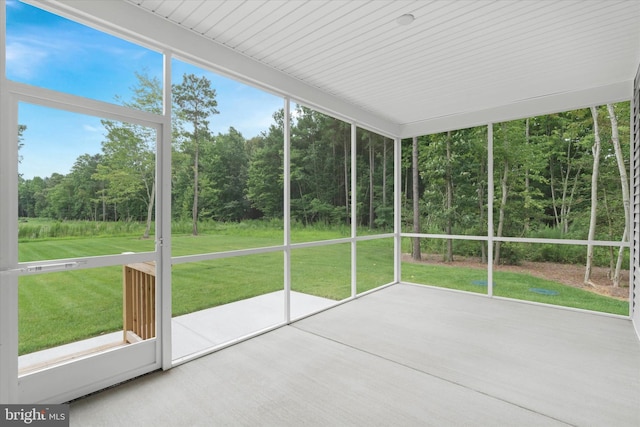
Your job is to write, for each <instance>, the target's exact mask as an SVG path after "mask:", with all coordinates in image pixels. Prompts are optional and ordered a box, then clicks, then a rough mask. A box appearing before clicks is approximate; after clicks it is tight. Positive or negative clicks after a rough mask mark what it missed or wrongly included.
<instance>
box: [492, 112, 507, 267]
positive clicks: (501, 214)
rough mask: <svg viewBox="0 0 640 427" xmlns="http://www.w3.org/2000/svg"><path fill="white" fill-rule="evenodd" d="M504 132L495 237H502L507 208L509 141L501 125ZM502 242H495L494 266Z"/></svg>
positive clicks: (497, 260)
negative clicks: (500, 195) (500, 194)
mask: <svg viewBox="0 0 640 427" xmlns="http://www.w3.org/2000/svg"><path fill="white" fill-rule="evenodd" d="M502 127H503V130H504V162H503V165H504V168H503V171H502V178H501V179H500V188H501V191H502V197H501V198H500V210H499V214H498V229H497V230H496V237H502V230H503V228H504V211H505V208H506V206H507V197H508V193H509V185H508V183H509V181H508V180H509V159H508V158H507V154H508V153H509V140H508V138H507V132H506V125H505V124H504V123H503V124H502ZM501 243H502V242H496V246H495V251H494V258H493V263H494V264H495V265H498V264H500V247H501V246H502V245H501Z"/></svg>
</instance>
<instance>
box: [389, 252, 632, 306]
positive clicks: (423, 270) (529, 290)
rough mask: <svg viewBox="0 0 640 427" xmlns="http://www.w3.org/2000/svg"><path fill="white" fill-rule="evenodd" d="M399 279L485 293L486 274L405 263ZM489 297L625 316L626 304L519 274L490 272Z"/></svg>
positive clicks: (467, 269) (469, 269)
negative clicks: (491, 292)
mask: <svg viewBox="0 0 640 427" xmlns="http://www.w3.org/2000/svg"><path fill="white" fill-rule="evenodd" d="M402 278H403V280H405V281H407V282H413V283H418V284H425V285H432V286H438V287H443V288H450V289H459V290H463V291H469V292H478V293H486V292H487V272H486V271H485V270H480V269H475V268H463V267H449V266H442V265H432V264H414V263H407V262H405V263H402ZM493 294H494V295H496V296H503V297H508V298H514V299H521V300H526V301H535V302H542V303H546V304H553V305H561V306H564V307H573V308H582V309H585V310H593V311H602V312H606V313H613V314H621V315H625V316H626V315H628V314H629V303H628V302H627V301H621V300H618V299H615V298H609V297H606V296H601V295H598V294H595V293H593V292H589V291H585V290H583V289H578V288H573V287H571V286H566V285H563V284H561V283H557V282H552V281H549V280H544V279H540V278H538V277H534V276H531V275H529V274H523V273H509V272H503V271H494V273H493Z"/></svg>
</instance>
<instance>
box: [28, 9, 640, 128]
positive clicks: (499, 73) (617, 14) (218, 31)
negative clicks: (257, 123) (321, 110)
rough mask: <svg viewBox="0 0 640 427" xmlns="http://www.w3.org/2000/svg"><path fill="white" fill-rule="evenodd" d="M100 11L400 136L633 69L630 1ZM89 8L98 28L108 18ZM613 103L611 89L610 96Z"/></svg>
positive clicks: (635, 46) (637, 31)
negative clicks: (183, 41) (191, 42)
mask: <svg viewBox="0 0 640 427" xmlns="http://www.w3.org/2000/svg"><path fill="white" fill-rule="evenodd" d="M34 2H36V3H40V0H34ZM43 3H44V2H43ZM47 3H49V4H51V3H50V2H47ZM53 3H61V4H64V5H65V9H66V10H67V11H68V10H70V9H74V8H77V9H85V10H88V9H90V8H88V7H85V6H80V5H81V4H82V3H83V2H80V1H69V0H66V1H65V0H62V1H59V2H53ZM109 4H110V8H111V9H113V8H114V7H116V8H118V7H124V6H125V5H127V6H128V7H129V8H130V7H132V6H133V7H135V8H137V9H138V11H140V13H142V14H141V15H139V16H145V14H146V16H148V17H149V22H153V23H154V25H157V24H158V22H162V21H163V22H164V24H162V25H167V26H172V27H173V28H171V31H172V34H179V31H183V32H185V33H184V34H185V37H186V34H187V32H188V33H191V34H192V35H197V36H198V37H200V38H202V39H203V41H207V42H209V43H211V44H212V46H213V45H219V46H225V47H227V48H229V49H231V50H233V51H235V52H237V54H238V55H240V56H242V57H244V58H249V59H250V60H252V61H255V62H256V63H257V64H260V65H261V66H264V67H267V68H268V69H271V70H273V71H274V72H277V73H281V74H282V75H284V76H286V78H288V79H292V80H287V81H288V82H301V83H303V84H304V85H308V86H310V87H312V88H313V89H314V90H317V91H319V92H320V93H324V94H328V95H330V96H332V97H334V98H335V99H337V100H340V102H344V103H347V104H349V105H353V106H354V107H355V108H357V109H360V110H362V111H366V112H368V113H370V114H372V117H379V118H381V120H385V121H388V122H391V123H395V124H397V125H398V126H399V127H400V128H402V127H403V126H407V125H409V124H411V125H412V129H415V128H416V127H415V124H416V123H421V122H425V123H433V121H434V120H436V119H437V118H439V117H452V116H463V115H468V114H470V113H472V112H474V111H508V106H509V105H519V106H520V105H523V102H525V101H527V100H532V99H536V100H538V99H543V98H549V99H558V94H570V93H580V92H584V91H593V92H594V93H598V94H599V95H598V96H602V95H601V94H602V93H603V91H601V90H600V88H603V87H605V86H610V87H616V88H618V89H619V88H621V87H625V85H629V87H630V82H631V81H632V79H633V77H634V76H635V73H636V70H637V68H638V63H639V62H640V1H638V0H556V1H541V0H497V1H489V0H473V1H471V0H434V1H424V0H423V1H418V0H398V1H384V0H375V1H364V0H349V1H346V0H308V1H303V0H291V1H283V0H246V1H240V0H226V1H222V0H220V1H217V0H206V1H196V0H121V1H118V2H116V1H110V2H109ZM118 5H119V6H118ZM125 9H126V8H123V13H125ZM91 10H92V11H93V12H91V13H93V14H94V15H102V16H95V17H96V18H98V19H103V20H105V19H108V18H107V15H108V14H107V13H106V8H104V7H103V8H102V9H100V8H98V7H93V8H92V9H91ZM101 10H104V12H105V13H102V12H101ZM129 12H131V10H129ZM109 13H110V14H111V15H110V16H115V15H114V12H112V11H110V12H109ZM405 13H411V14H413V15H414V16H415V20H414V22H412V23H411V24H409V25H405V26H401V25H398V23H397V22H396V19H397V18H398V17H399V16H401V15H403V14H405ZM109 19H112V20H113V18H109ZM158 19H161V20H162V21H160V20H158ZM138 26H139V28H140V30H139V31H140V33H141V34H143V33H144V35H145V36H147V37H149V35H148V34H151V33H152V32H153V31H151V29H149V28H145V24H144V23H143V22H140V23H139V25H138ZM167 29H169V27H167ZM128 30H129V31H131V28H129V29H128ZM166 43H167V42H165V44H166ZM230 68H231V67H229V66H227V67H226V69H227V70H228V71H231V72H233V70H231V69H230ZM238 73H239V74H242V72H241V71H240V70H239V71H238ZM252 79H253V80H254V81H256V80H257V79H256V78H255V77H253V78H252ZM283 81H284V80H283ZM281 89H283V91H284V92H287V90H286V88H281ZM630 93H631V91H630V90H629V95H630ZM292 95H293V96H295V95H296V94H292ZM620 97H621V95H620V90H618V92H617V93H615V94H613V95H611V98H612V100H613V98H616V99H617V98H620ZM572 99H574V100H578V99H580V100H588V99H590V98H589V97H585V96H574V97H573V98H572ZM536 105H541V104H539V103H536ZM558 105H559V104H558ZM537 108H540V107H537ZM546 108H547V109H553V108H554V107H553V104H549V105H548V106H547V107H546ZM515 110H517V111H520V110H518V109H514V111H515ZM543 112H548V111H541V112H540V113H543Z"/></svg>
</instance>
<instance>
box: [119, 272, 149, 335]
mask: <svg viewBox="0 0 640 427" xmlns="http://www.w3.org/2000/svg"><path fill="white" fill-rule="evenodd" d="M122 273H123V281H122V286H123V289H122V300H123V310H122V311H123V312H122V315H123V329H124V341H125V342H128V343H134V342H138V341H142V340H147V339H149V338H154V337H155V336H156V266H155V263H154V262H143V263H134V264H128V265H124V266H123V271H122Z"/></svg>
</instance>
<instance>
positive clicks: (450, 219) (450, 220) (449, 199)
mask: <svg viewBox="0 0 640 427" xmlns="http://www.w3.org/2000/svg"><path fill="white" fill-rule="evenodd" d="M445 174H446V177H445V180H446V184H447V206H446V210H447V226H446V232H447V234H449V235H450V234H451V232H452V229H453V213H452V212H451V211H452V209H453V177H452V176H451V175H452V173H451V131H449V132H447V165H446V172H445ZM452 261H453V239H447V253H446V256H445V262H452Z"/></svg>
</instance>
